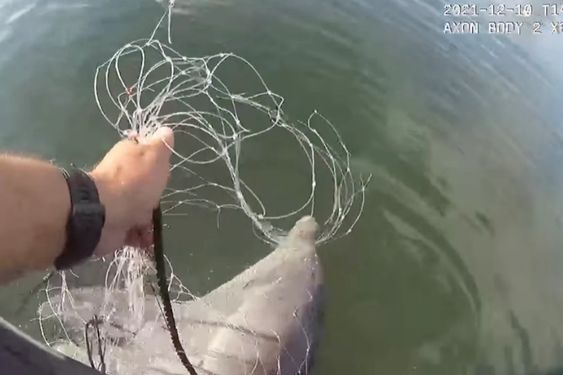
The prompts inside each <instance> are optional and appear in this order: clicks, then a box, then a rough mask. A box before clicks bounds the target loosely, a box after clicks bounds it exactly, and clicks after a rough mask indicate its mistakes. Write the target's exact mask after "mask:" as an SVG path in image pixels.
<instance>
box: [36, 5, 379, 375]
mask: <svg viewBox="0 0 563 375" xmlns="http://www.w3.org/2000/svg"><path fill="white" fill-rule="evenodd" d="M173 8H174V1H170V2H169V3H168V8H167V10H166V12H165V13H164V14H163V16H162V17H161V19H160V20H159V22H158V23H157V26H156V27H155V29H154V31H153V32H152V34H151V35H150V37H149V38H148V39H138V40H135V41H132V42H130V43H127V44H125V45H124V46H123V47H121V48H120V49H118V50H117V51H116V52H115V53H114V54H113V56H111V57H110V58H109V59H108V60H107V61H105V62H104V63H103V64H101V65H100V66H99V67H98V68H97V69H96V72H95V77H94V96H95V100H96V104H97V106H98V108H99V110H100V113H101V114H102V116H103V117H104V119H105V120H106V121H107V122H108V123H109V124H110V125H111V126H112V127H113V128H114V129H115V130H116V131H117V132H118V134H119V135H120V137H122V138H125V137H128V136H129V135H131V134H135V135H137V136H139V137H140V138H144V137H147V136H150V135H151V134H153V133H154V132H155V131H156V130H157V129H158V128H159V127H162V126H167V127H170V128H172V129H173V131H174V133H175V135H176V138H178V137H184V138H185V139H186V142H188V143H189V144H190V145H191V146H190V147H189V148H185V149H184V148H181V147H178V142H176V145H177V146H176V149H174V150H172V153H173V155H174V158H175V159H174V161H173V163H172V165H171V172H172V173H173V175H182V176H185V177H187V179H184V180H183V181H186V182H185V183H184V184H183V185H182V186H181V187H178V186H174V187H171V188H168V189H167V190H166V191H165V193H164V195H163V197H162V204H163V207H165V209H164V210H163V212H164V213H165V214H166V215H183V214H185V209H186V208H189V207H197V208H204V209H209V210H211V211H213V212H215V213H216V215H217V226H219V217H220V215H221V214H222V212H223V211H225V210H237V211H240V212H242V213H243V214H244V215H245V216H246V217H248V219H249V220H250V222H251V223H252V228H253V231H254V233H255V234H256V235H257V236H258V237H259V238H260V239H261V240H263V241H265V242H266V243H268V244H269V245H272V246H276V245H278V244H279V243H280V242H281V241H282V240H283V239H284V238H285V236H286V235H287V230H288V229H289V228H287V229H283V228H281V227H279V226H278V223H286V222H290V221H293V222H295V221H296V220H297V219H299V218H300V217H301V216H304V215H310V216H314V217H316V218H317V220H321V226H320V231H319V233H318V235H317V237H316V245H322V244H325V243H327V242H329V241H332V240H334V239H337V238H340V237H342V236H346V235H348V234H350V233H351V231H352V230H353V228H354V227H355V225H356V224H357V222H358V220H359V218H360V216H361V214H362V211H363V208H364V203H365V192H366V186H367V184H368V183H369V181H370V178H371V176H369V177H367V178H363V177H361V176H359V177H356V176H354V175H353V173H352V168H351V154H350V151H349V150H348V148H347V147H346V145H345V143H344V141H343V139H342V137H341V136H340V134H339V132H338V130H337V128H336V127H335V126H334V125H333V124H332V123H331V122H330V121H329V120H328V119H327V118H325V117H324V116H323V115H321V114H320V113H318V112H317V111H314V112H313V113H312V114H311V115H310V116H309V117H308V118H307V120H306V121H296V122H290V120H289V119H288V117H287V116H286V115H285V113H284V111H283V104H284V98H283V97H281V96H280V95H278V94H276V93H274V92H273V91H271V90H270V88H269V87H268V86H267V84H266V82H265V81H264V79H263V78H262V76H261V75H260V73H259V72H258V70H257V69H256V68H255V67H254V66H253V65H252V64H251V63H250V62H249V61H248V60H246V59H244V58H243V57H240V56H238V55H236V54H234V53H218V54H215V55H210V56H204V57H188V56H185V55H182V54H181V53H180V52H178V51H176V50H175V49H174V48H173V47H172V45H171V44H172V36H171V20H172V13H173ZM163 27H164V28H165V29H166V32H167V38H166V39H167V43H163V42H161V41H160V40H159V39H158V38H157V34H158V33H159V30H160V29H161V28H163ZM229 66H235V67H238V68H239V70H242V69H243V68H244V69H245V70H246V71H248V72H250V74H251V75H252V77H253V78H254V83H255V84H256V85H257V87H259V89H258V90H257V91H256V92H248V93H246V92H241V91H240V90H235V89H234V88H230V85H229V84H228V83H227V82H228V80H227V79H226V78H225V77H222V74H221V72H222V70H223V69H225V68H227V69H226V70H228V67H229ZM132 67H133V68H132ZM250 112H252V113H255V114H257V115H259V116H260V118H264V119H266V120H264V121H253V122H251V123H249V122H247V121H245V120H244V118H245V116H246V115H247V114H248V113H250ZM256 123H260V124H261V125H260V126H258V127H257V126H256ZM274 131H281V132H282V133H284V134H286V135H287V136H289V137H290V138H291V139H293V140H294V141H295V142H296V144H297V150H298V151H299V152H300V153H301V154H302V155H303V156H304V161H305V162H306V163H307V164H308V165H309V173H308V175H307V177H306V178H307V180H308V181H309V188H308V192H307V194H306V196H305V198H304V199H302V201H301V202H299V203H297V204H296V205H295V206H294V207H293V208H291V209H289V210H287V212H283V213H271V212H269V211H268V210H267V207H266V204H264V203H263V199H262V198H261V195H260V194H259V193H258V192H257V191H255V190H254V189H253V188H252V187H251V186H250V184H247V183H246V182H245V181H244V179H243V178H242V174H243V173H242V172H241V166H242V165H243V164H244V162H243V160H241V150H242V149H243V146H244V145H247V144H248V143H249V142H251V141H252V142H255V141H256V140H257V139H259V138H260V137H262V136H265V135H267V134H269V133H271V132H274ZM209 170H211V171H213V173H205V171H209ZM217 170H221V171H224V172H223V173H216V171H217ZM202 171H203V172H202ZM321 174H323V175H329V176H330V178H329V180H328V183H326V184H325V185H326V186H324V185H323V186H322V188H323V189H324V190H326V189H329V190H330V191H331V193H330V195H329V199H330V200H331V201H332V206H331V205H330V203H329V202H330V200H329V201H321V202H319V201H318V199H315V197H316V195H317V193H318V192H319V186H318V180H319V176H320V175H321ZM210 191H212V192H213V193H212V194H209V192H210ZM216 193H221V195H222V196H224V197H226V199H225V198H224V197H223V198H221V199H216V196H217V195H216ZM319 207H320V208H321V209H324V210H325V211H326V208H327V207H331V208H330V210H329V212H328V214H327V215H326V216H325V217H324V218H320V217H318V215H317V209H318V208H319ZM100 262H101V264H102V267H103V268H104V269H105V279H104V288H103V293H102V295H100V296H89V297H88V298H89V299H90V301H85V300H84V298H85V297H84V296H82V295H81V296H78V295H77V294H76V292H75V291H74V290H73V289H72V288H71V287H70V285H72V284H73V283H75V282H76V281H77V280H78V279H79V276H78V275H76V274H74V273H72V272H69V271H67V272H60V273H59V274H58V276H59V277H58V280H51V279H50V280H49V282H48V285H47V287H46V289H45V295H46V300H47V301H46V303H45V304H43V305H42V306H41V307H40V309H39V311H38V321H39V324H40V328H41V334H42V335H43V339H44V340H45V342H46V343H47V344H49V345H51V346H54V347H56V348H58V349H59V350H60V348H61V345H66V346H65V348H66V349H65V350H64V351H65V353H66V354H68V355H71V356H73V357H75V358H78V359H80V360H82V361H84V362H85V363H87V359H86V358H84V352H83V350H82V349H83V348H84V347H85V346H86V345H87V346H88V347H89V348H91V351H92V352H93V353H90V354H89V356H90V357H92V356H98V357H99V358H100V361H99V362H100V363H103V367H104V371H105V369H110V371H111V370H114V371H115V373H116V374H117V373H119V374H122V373H123V374H129V373H135V372H134V371H136V370H140V371H141V373H143V371H144V370H150V369H151V366H153V364H152V363H146V364H144V365H143V364H136V363H122V362H120V360H119V355H118V351H119V346H120V345H121V341H122V340H127V339H128V337H129V336H130V337H135V335H136V333H137V332H139V330H140V329H141V328H142V327H143V326H146V325H147V322H151V321H152V322H157V321H158V322H161V323H162V313H161V311H157V313H156V314H153V313H151V312H149V311H146V309H147V304H146V299H147V295H156V294H157V293H156V291H155V289H156V286H155V285H156V284H155V281H154V275H155V268H154V265H153V264H152V262H151V261H150V259H148V257H147V256H146V255H144V253H143V252H142V251H139V250H138V249H133V248H130V247H125V248H124V249H122V250H120V251H119V252H117V253H116V254H115V256H113V257H112V258H111V259H102V260H101V261H100ZM168 269H169V283H168V288H169V291H170V293H171V295H172V296H174V301H177V302H182V301H190V300H193V301H196V300H198V296H196V295H194V294H193V293H191V292H190V291H189V289H188V288H187V287H185V286H184V285H183V284H182V282H181V280H180V279H179V278H178V277H177V276H176V275H175V274H174V272H173V267H172V264H171V263H170V262H169V261H168ZM96 298H97V299H96ZM265 298H267V296H265ZM311 298H312V296H311ZM92 301H94V302H92ZM121 304H125V305H126V307H125V308H123V306H121ZM118 305H119V306H118ZM120 306H121V307H120ZM157 306H158V304H157ZM207 308H209V309H210V311H212V310H213V306H207ZM159 309H160V310H161V308H160V307H159ZM124 311H125V312H126V313H125V316H123V314H124ZM297 314H298V312H297V311H295V312H294V318H296V319H297ZM91 316H94V317H95V318H96V322H98V323H99V324H98V323H96V326H95V328H96V330H97V331H98V341H99V342H100V341H101V342H102V344H103V345H102V344H100V345H99V346H96V344H94V345H92V343H88V342H86V343H85V342H84V341H88V337H87V336H88V334H86V335H85V336H86V337H84V338H82V339H81V338H80V335H78V334H77V333H76V332H74V331H76V329H75V327H77V326H82V327H88V325H89V324H90V325H91V324H92V321H91ZM225 318H226V317H225ZM116 322H118V323H116ZM115 328H119V330H120V332H126V333H127V335H129V336H128V337H125V338H124V337H115V335H113V334H112V329H115ZM235 328H237V329H239V327H235ZM302 330H303V332H304V333H306V330H305V327H302ZM181 333H182V332H181V331H180V335H181ZM252 333H255V332H252ZM121 334H123V333H121ZM256 334H258V333H256ZM272 335H274V337H277V340H278V342H279V343H280V345H281V338H280V337H279V336H278V334H277V333H276V332H272ZM256 345H258V342H256ZM311 345H312V344H311V343H310V342H309V340H308V339H307V353H308V352H309V350H310V346H311ZM102 346H103V348H102ZM283 349H284V348H282V350H283ZM255 350H256V352H258V348H257V347H256V348H255ZM191 351H192V352H191V353H190V356H192V355H194V356H195V357H196V358H200V357H201V356H203V355H204V354H205V355H207V356H213V355H214V353H212V352H208V353H199V352H198V349H197V348H195V349H193V348H191ZM250 354H252V353H249V355H250ZM217 355H218V354H217ZM88 360H89V361H90V362H92V358H88ZM279 365H280V364H279V363H278V367H279ZM136 366H137V367H136ZM194 366H195V367H196V369H198V370H199V371H202V372H201V373H207V372H206V370H205V369H203V368H201V363H200V362H197V361H196V362H195V363H194ZM255 367H256V368H259V367H262V368H265V367H264V364H263V363H262V362H261V359H260V358H259V357H256V363H255ZM149 372H150V371H149ZM110 373H111V372H110ZM198 373H199V372H198ZM304 373H305V374H306V373H307V370H306V369H305V372H304Z"/></svg>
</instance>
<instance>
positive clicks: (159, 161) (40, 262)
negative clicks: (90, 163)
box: [0, 128, 174, 282]
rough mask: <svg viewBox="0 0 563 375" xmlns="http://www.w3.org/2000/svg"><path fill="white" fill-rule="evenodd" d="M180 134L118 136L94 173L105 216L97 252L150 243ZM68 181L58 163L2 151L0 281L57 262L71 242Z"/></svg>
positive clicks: (168, 132)
mask: <svg viewBox="0 0 563 375" xmlns="http://www.w3.org/2000/svg"><path fill="white" fill-rule="evenodd" d="M173 141H174V140H173V134H172V131H171V130H170V129H168V128H161V129H159V131H158V132H157V133H156V134H155V135H154V136H153V137H151V138H149V139H145V140H142V139H141V140H139V142H138V143H137V142H135V141H133V140H124V141H121V142H119V143H117V144H116V145H115V146H114V147H113V148H112V149H111V150H110V151H109V152H108V153H107V154H106V155H105V157H104V158H103V159H102V161H101V162H100V163H99V164H98V165H97V166H96V167H95V168H94V169H93V170H92V171H91V172H90V173H89V174H90V176H91V177H92V179H93V180H94V182H95V184H96V186H97V189H98V193H99V195H100V201H101V203H102V204H103V205H104V206H105V209H106V220H105V224H104V227H103V229H102V234H101V237H100V241H99V243H98V246H97V247H96V250H95V254H96V255H97V256H103V255H107V254H109V253H111V252H112V251H115V250H117V249H119V248H120V247H122V246H123V245H124V244H129V245H134V246H138V247H147V246H149V245H150V244H151V238H152V237H151V226H152V225H151V224H152V218H151V213H152V210H153V208H154V207H156V206H157V205H158V201H159V199H160V196H161V194H162V191H163V190H164V188H165V186H166V183H167V180H168V175H169V161H170V155H171V151H170V149H171V147H173ZM69 212H70V195H69V191H68V186H67V184H66V182H65V179H64V177H63V175H62V174H61V172H60V170H59V169H58V168H57V167H55V166H54V165H52V164H50V163H48V162H44V161H40V160H37V159H33V158H27V157H20V156H12V155H1V156H0V282H5V281H9V280H11V279H14V278H16V277H17V276H19V275H21V274H23V273H25V272H28V271H32V270H42V269H46V268H48V267H50V266H51V265H53V263H54V261H55V259H56V258H57V257H58V256H59V255H60V254H61V252H62V250H63V248H64V246H65V242H66V224H67V220H68V217H69Z"/></svg>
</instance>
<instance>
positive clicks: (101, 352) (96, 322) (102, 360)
mask: <svg viewBox="0 0 563 375" xmlns="http://www.w3.org/2000/svg"><path fill="white" fill-rule="evenodd" d="M100 323H102V320H101V319H100V318H99V317H98V316H97V315H94V317H93V318H92V319H91V320H89V321H88V322H87V323H86V326H85V327H84V341H86V353H87V354H88V360H89V361H90V366H91V367H92V368H93V369H94V370H99V371H100V372H101V373H102V374H104V375H105V374H106V362H105V355H106V350H105V340H103V339H102V335H101V334H100ZM92 326H94V328H95V329H96V338H97V340H98V355H99V356H100V366H96V365H95V364H94V354H93V353H92V347H91V346H90V335H89V334H88V333H89V331H90V327H92ZM102 342H103V343H104V346H103V347H102Z"/></svg>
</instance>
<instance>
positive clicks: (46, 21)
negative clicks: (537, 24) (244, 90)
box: [0, 0, 563, 375]
mask: <svg viewBox="0 0 563 375" xmlns="http://www.w3.org/2000/svg"><path fill="white" fill-rule="evenodd" d="M177 3H178V5H180V7H181V8H182V14H179V15H176V16H175V18H174V22H173V34H174V43H175V46H176V48H177V49H178V50H181V51H182V52H184V53H185V54H187V55H190V56H199V55H207V54H213V53H217V52H223V51H232V52H235V53H237V54H239V55H241V56H244V57H245V58H246V59H248V60H249V61H251V62H252V63H253V64H254V66H255V67H256V68H257V69H258V70H259V71H260V72H261V74H262V76H263V77H264V79H265V80H266V81H267V82H268V83H269V86H270V88H271V89H272V90H274V91H276V92H278V93H279V94H281V95H283V96H284V97H285V98H286V107H285V108H286V112H287V113H288V114H290V115H291V116H292V117H294V118H306V116H307V115H308V114H309V113H310V112H311V111H312V110H314V109H317V110H319V111H320V112H322V113H323V114H324V115H325V116H326V117H328V118H329V119H330V120H331V121H332V122H333V123H334V124H335V125H336V126H337V127H338V129H339V131H340V132H341V134H342V136H343V138H344V140H345V142H346V143H347V145H348V146H349V149H350V151H351V152H352V155H353V164H354V168H355V169H356V170H357V171H359V172H364V173H372V174H373V176H374V178H373V182H372V184H371V185H370V187H369V191H368V194H367V201H366V207H365V212H364V215H363V217H362V219H361V221H360V222H359V224H358V226H357V228H356V230H355V231H354V232H353V233H352V234H351V235H350V236H349V237H347V238H345V239H341V240H338V241H336V242H333V243H330V244H329V245H327V246H325V247H323V248H321V249H319V255H320V257H321V260H322V263H323V266H324V268H325V273H326V285H327V290H328V296H329V298H328V306H327V309H326V321H325V329H324V333H323V337H322V341H321V345H320V352H319V354H318V358H317V365H316V368H315V372H314V373H315V374H323V375H336V374H339V375H342V374H349V375H371V374H386V375H387V374H389V375H394V374H431V375H435V374H436V375H437V374H447V375H451V374H486V375H488V374H544V373H547V372H548V371H550V370H553V369H555V368H557V367H558V366H563V343H562V338H563V276H562V275H563V273H562V271H563V248H562V243H563V234H562V233H563V232H562V230H561V229H562V216H561V215H562V212H563V199H561V197H562V196H563V194H562V193H561V192H562V191H563V189H562V187H563V178H562V174H561V173H560V171H559V167H560V165H561V164H562V162H563V148H562V147H561V146H562V144H561V143H562V142H561V141H562V138H561V130H560V124H559V119H560V118H561V112H562V110H561V105H560V103H562V102H563V100H562V99H563V98H562V97H561V90H560V89H559V86H560V84H561V77H562V74H561V73H562V72H561V70H560V68H559V67H558V65H560V64H558V60H557V57H558V56H560V53H559V52H561V48H560V47H559V44H558V43H560V42H559V41H558V40H557V38H554V37H549V36H545V37H541V39H534V40H532V39H531V38H529V37H524V36H523V37H521V38H511V39H508V38H502V37H498V38H497V37H491V36H488V35H481V36H456V37H452V36H450V37H447V36H444V35H443V34H442V32H441V30H442V25H443V22H444V19H443V18H442V16H441V12H442V3H441V2H438V1H433V0H419V1H416V2H412V1H407V0H403V1H383V0H371V1H370V0H331V1H326V0H288V1H274V0H264V1H251V0H230V1H229V0H202V1H184V2H182V1H181V0H177ZM161 13H162V7H161V6H160V5H159V4H157V3H154V2H152V1H148V0H146V1H144V0H143V1H141V0H135V1H133V0H124V1H117V0H113V1H107V0H99V1H94V0H83V1H54V0H42V1H35V2H34V1H29V0H25V1H23V0H22V1H5V0H3V1H0V46H1V49H2V54H0V82H1V83H2V86H1V90H0V145H1V147H2V149H3V150H8V151H16V152H22V153H29V154H33V155H37V156H41V157H44V158H47V159H55V160H56V161H57V162H58V163H60V164H66V163H69V162H74V163H76V164H78V165H85V166H87V165H92V164H93V163H95V162H96V160H97V159H99V158H100V157H101V155H103V153H104V152H105V151H106V150H107V149H108V147H110V146H111V144H112V143H113V142H115V141H116V139H117V138H116V137H117V136H116V134H115V132H114V131H113V130H112V129H111V128H110V127H109V126H107V125H106V124H105V123H104V122H103V120H102V117H101V116H100V114H99V113H98V110H97V108H96V105H95V102H94V97H93V89H92V87H93V74H94V70H95V68H96V66H97V65H99V64H100V63H102V62H103V61H105V59H106V58H108V57H109V56H110V55H111V54H112V53H113V52H114V51H115V50H116V49H117V48H118V47H120V46H121V45H122V44H124V43H126V42H127V41H130V40H133V39H137V38H139V37H144V36H147V35H149V34H150V32H151V31H152V28H153V26H154V24H155V22H156V20H157V19H158V17H159V16H160V15H161ZM558 69H559V70H558ZM267 156H268V155H266V153H265V154H264V155H256V156H255V157H256V158H258V159H263V160H265V163H266V164H265V165H266V167H267V166H268V164H267V160H269V159H268V157H267ZM263 169H264V168H262V170H261V172H260V173H265V172H264V170H263ZM267 171H269V174H261V175H258V172H256V175H255V176H254V177H255V178H256V179H258V177H261V178H262V177H264V176H265V177H267V179H268V181H269V183H270V184H271V185H272V186H276V185H277V186H286V185H287V184H289V183H290V182H291V181H292V180H293V178H294V177H295V173H294V172H292V171H291V170H289V169H287V168H283V167H282V166H272V167H271V168H267ZM251 178H252V176H251ZM0 181H1V180H0ZM283 202H285V200H283V201H282V203H283ZM278 203H279V202H278ZM168 223H169V225H170V228H169V230H168V231H167V234H166V236H167V237H166V239H167V244H168V251H169V253H170V254H171V257H172V259H173V262H174V264H175V270H176V271H177V272H178V273H179V274H180V275H181V276H182V278H183V280H184V281H185V282H186V283H187V284H188V285H189V286H191V287H192V288H194V289H195V290H199V291H205V290H209V289H210V288H213V287H214V286H217V285H218V284H220V283H221V282H223V281H225V280H227V279H229V278H230V277H232V276H233V275H235V274H236V273H238V272H240V271H241V270H242V269H243V268H244V267H245V266H247V265H249V264H251V263H252V262H254V261H255V260H257V259H259V258H260V257H262V256H263V255H264V254H265V252H266V249H265V248H264V247H261V246H260V245H259V244H258V243H257V242H256V241H254V240H253V239H252V234H251V233H250V231H249V229H248V225H246V224H244V223H241V222H240V221H237V220H234V219H231V218H229V216H228V215H227V217H226V218H225V219H224V222H223V223H222V226H221V230H217V229H216V227H215V226H214V225H215V222H214V218H211V219H209V220H200V219H198V218H197V217H193V216H188V217H186V218H184V219H168ZM34 281H35V279H33V280H24V281H21V282H19V283H16V284H14V286H13V287H10V288H5V289H3V290H0V297H1V298H2V299H1V300H2V303H1V304H0V314H2V315H3V316H5V317H6V318H7V319H9V320H11V321H13V322H15V323H16V324H18V325H20V326H21V327H22V328H24V329H25V330H27V331H28V332H31V333H36V322H33V321H30V319H32V318H33V317H34V309H35V308H36V305H37V303H38V300H33V301H32V306H28V307H26V308H25V309H24V310H23V311H20V310H19V306H20V305H21V300H22V296H23V295H24V293H25V291H26V290H28V289H29V287H30V285H33V282H34ZM33 304H35V305H33Z"/></svg>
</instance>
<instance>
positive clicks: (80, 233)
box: [55, 168, 105, 270]
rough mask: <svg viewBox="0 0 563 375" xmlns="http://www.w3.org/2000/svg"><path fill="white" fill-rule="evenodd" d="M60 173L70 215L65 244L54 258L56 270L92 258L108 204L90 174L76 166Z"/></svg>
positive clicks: (98, 240)
mask: <svg viewBox="0 0 563 375" xmlns="http://www.w3.org/2000/svg"><path fill="white" fill-rule="evenodd" d="M61 172H62V174H63V176H64V178H65V180H66V183H67V185H68V191H69V193H70V214H69V217H68V221H67V225H66V244H65V247H64V250H63V252H62V253H61V255H59V256H58V257H57V259H56V260H55V267H56V268H57V269H59V270H60V269H65V268H70V267H72V266H73V265H75V264H77V263H79V262H81V261H83V260H85V259H87V258H89V257H91V256H92V254H93V253H94V250H95V249H96V246H97V245H98V243H99V242H100V236H101V235H102V228H103V226H104V222H105V207H104V206H103V205H102V204H101V202H100V197H99V195H98V189H97V188H96V184H95V183H94V181H93V180H92V179H91V178H90V176H89V175H88V174H87V173H86V172H84V171H82V170H80V169H76V168H73V169H72V170H70V172H69V171H67V170H65V169H62V168H61Z"/></svg>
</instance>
